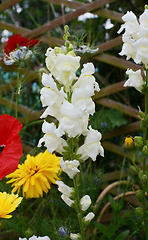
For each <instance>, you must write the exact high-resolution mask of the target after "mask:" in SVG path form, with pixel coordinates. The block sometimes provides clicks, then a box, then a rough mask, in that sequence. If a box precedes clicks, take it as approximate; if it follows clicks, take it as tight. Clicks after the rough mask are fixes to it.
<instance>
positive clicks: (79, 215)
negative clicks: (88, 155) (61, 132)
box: [69, 138, 86, 240]
mask: <svg viewBox="0 0 148 240" xmlns="http://www.w3.org/2000/svg"><path fill="white" fill-rule="evenodd" d="M69 146H70V157H71V160H74V154H73V146H74V143H73V138H70V145H69ZM73 183H74V189H75V194H76V199H75V203H76V211H77V216H78V221H79V226H80V232H81V236H82V240H85V239H86V238H85V229H84V224H83V216H82V210H81V207H80V197H79V176H78V174H76V176H75V177H74V178H73Z"/></svg>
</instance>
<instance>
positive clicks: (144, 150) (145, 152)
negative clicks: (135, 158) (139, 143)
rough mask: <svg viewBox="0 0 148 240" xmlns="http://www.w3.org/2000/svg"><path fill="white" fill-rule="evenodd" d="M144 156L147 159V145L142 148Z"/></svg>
mask: <svg viewBox="0 0 148 240" xmlns="http://www.w3.org/2000/svg"><path fill="white" fill-rule="evenodd" d="M142 154H143V155H144V156H145V157H146V156H147V155H148V147H147V146H146V145H145V146H144V147H143V148H142Z"/></svg>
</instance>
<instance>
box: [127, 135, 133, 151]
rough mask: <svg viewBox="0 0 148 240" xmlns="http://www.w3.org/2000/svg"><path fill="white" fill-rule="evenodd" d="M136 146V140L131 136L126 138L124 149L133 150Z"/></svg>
mask: <svg viewBox="0 0 148 240" xmlns="http://www.w3.org/2000/svg"><path fill="white" fill-rule="evenodd" d="M134 146H135V144H134V140H133V138H132V137H131V136H129V137H126V138H125V141H124V148H125V149H126V150H132V149H133V148H134Z"/></svg>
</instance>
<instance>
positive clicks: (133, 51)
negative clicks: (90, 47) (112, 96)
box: [118, 9, 148, 92]
mask: <svg viewBox="0 0 148 240" xmlns="http://www.w3.org/2000/svg"><path fill="white" fill-rule="evenodd" d="M122 19H123V21H124V22H125V23H124V24H122V25H121V28H120V29H119V31H118V33H121V32H122V31H123V30H124V29H125V32H124V34H123V35H122V40H123V42H124V44H123V46H122V51H121V52H120V53H119V54H120V55H121V56H123V55H126V57H127V58H126V59H127V60H129V59H130V58H132V59H133V60H134V62H135V63H136V64H143V65H144V67H145V69H148V25H147V21H148V9H145V10H144V12H143V14H141V15H140V17H139V20H138V19H137V17H136V15H135V14H134V13H133V12H132V11H127V13H126V14H125V15H124V16H123V17H122ZM126 74H127V75H129V79H128V80H127V81H126V82H125V84H124V86H125V87H126V86H131V87H135V88H136V89H137V90H138V91H140V92H141V90H142V88H143V85H144V84H145V82H144V80H143V77H142V75H141V70H140V69H139V70H137V71H133V70H132V69H128V70H127V71H126ZM144 74H145V73H144Z"/></svg>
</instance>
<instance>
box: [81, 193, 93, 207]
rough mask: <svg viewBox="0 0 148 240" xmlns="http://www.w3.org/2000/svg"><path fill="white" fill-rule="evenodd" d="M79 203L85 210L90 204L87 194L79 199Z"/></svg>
mask: <svg viewBox="0 0 148 240" xmlns="http://www.w3.org/2000/svg"><path fill="white" fill-rule="evenodd" d="M80 205H81V209H82V211H86V210H87V209H88V208H89V207H90V205H91V199H90V196H89V195H85V196H83V197H82V198H81V199H80Z"/></svg>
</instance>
